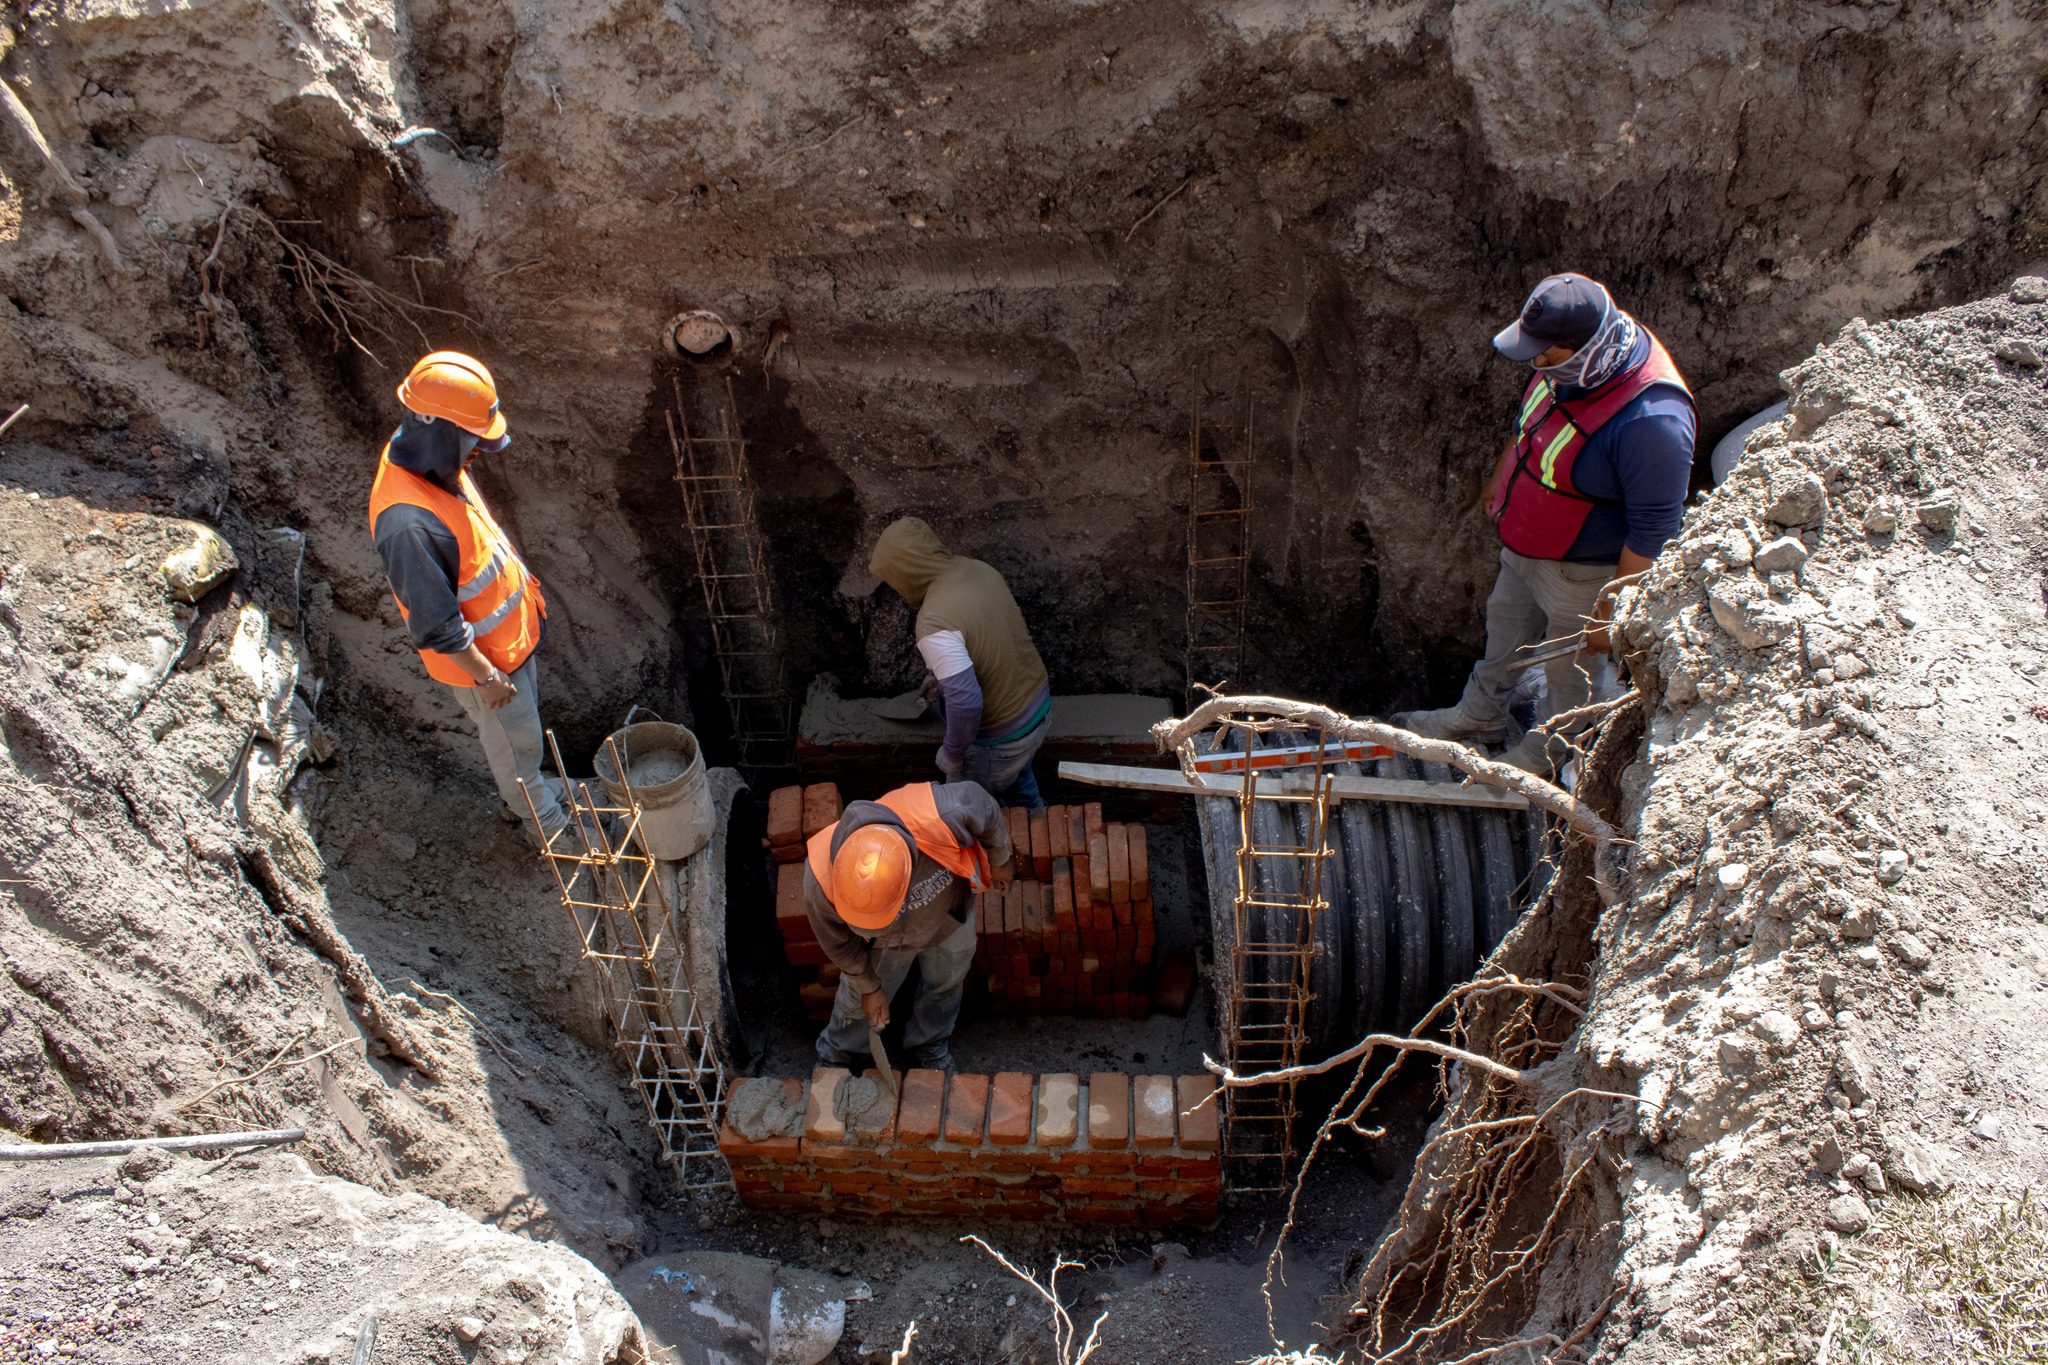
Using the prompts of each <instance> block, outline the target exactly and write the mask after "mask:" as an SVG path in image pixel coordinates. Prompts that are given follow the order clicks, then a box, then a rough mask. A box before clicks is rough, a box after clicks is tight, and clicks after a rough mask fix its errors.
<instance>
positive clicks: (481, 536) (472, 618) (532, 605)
mask: <svg viewBox="0 0 2048 1365" xmlns="http://www.w3.org/2000/svg"><path fill="white" fill-rule="evenodd" d="M460 478H461V481H462V496H461V497H459V498H458V497H456V496H455V495H454V494H452V493H450V492H448V491H447V490H446V489H444V488H441V487H439V486H437V485H436V484H434V483H432V482H431V481H429V480H427V479H423V478H421V477H420V476H419V475H417V474H415V473H413V472H412V471H411V470H409V469H400V468H399V467H398V466H397V465H395V464H393V463H391V446H390V444H389V443H388V442H387V443H386V445H385V447H384V451H383V453H382V454H381V455H379V456H378V457H377V481H376V482H375V483H373V484H371V485H370V534H371V535H372V536H374V535H375V534H376V533H377V518H378V517H381V516H383V515H384V509H386V508H387V507H399V506H406V507H420V508H424V509H425V510H427V511H428V512H431V513H432V514H433V515H434V518H435V520H437V521H439V522H440V523H441V524H442V525H443V526H445V527H447V528H448V533H449V534H450V535H452V536H454V537H455V546H456V573H455V601H456V605H457V607H458V608H459V609H460V610H461V612H462V619H463V620H465V621H467V622H469V627H470V629H471V630H472V631H473V632H475V634H476V646H477V648H478V649H480V650H482V651H483V655H484V657H485V658H486V659H489V660H490V661H491V662H492V663H493V664H495V665H497V667H498V670H499V671H500V672H503V673H510V672H512V671H513V670H514V669H516V668H518V667H519V665H521V664H523V663H525V662H526V660H527V657H528V656H529V655H531V654H532V653H533V651H534V650H535V648H537V647H538V646H539V644H540V623H541V620H542V619H543V618H544V617H546V615H547V614H548V608H547V602H546V600H545V599H543V598H542V597H541V592H540V580H539V579H538V578H535V577H534V576H533V575H532V574H531V573H530V572H528V571H527V568H526V564H525V562H524V561H522V560H521V559H520V558H519V552H518V551H517V550H515V549H513V548H512V541H511V539H510V538H509V537H508V536H506V534H505V533H504V531H503V530H501V529H500V528H499V526H498V523H497V522H496V521H495V520H493V519H492V517H491V513H490V509H489V508H487V507H485V506H484V500H483V497H482V495H480V494H479V493H478V492H477V491H476V485H475V484H474V483H471V482H470V479H469V475H467V474H463V475H461V476H460ZM391 600H392V601H394V602H398V594H397V593H395V592H394V593H392V594H391ZM398 614H399V615H400V616H401V617H403V616H405V615H406V610H405V603H403V602H398ZM420 659H421V660H422V661H423V662H424V663H425V664H426V666H427V676H428V677H430V678H433V679H435V680H437V681H439V682H444V683H447V684H448V685H449V686H451V687H474V686H476V683H475V681H474V680H473V679H471V677H470V676H469V675H468V674H467V673H465V672H463V671H462V670H461V669H460V668H458V667H456V666H455V661H454V660H453V659H452V658H450V657H449V656H448V655H446V654H442V653H439V652H437V651H435V650H431V649H423V650H421V651H420Z"/></svg>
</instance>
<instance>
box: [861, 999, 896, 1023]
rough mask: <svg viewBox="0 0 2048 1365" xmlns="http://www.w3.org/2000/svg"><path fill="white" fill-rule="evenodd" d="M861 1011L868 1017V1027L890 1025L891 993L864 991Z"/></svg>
mask: <svg viewBox="0 0 2048 1365" xmlns="http://www.w3.org/2000/svg"><path fill="white" fill-rule="evenodd" d="M860 1012H861V1013H862V1014H865V1015H866V1016H867V1017H868V1027H869V1028H873V1029H885V1028H887V1027H889V995H888V992H886V991H862V992H861V996H860Z"/></svg>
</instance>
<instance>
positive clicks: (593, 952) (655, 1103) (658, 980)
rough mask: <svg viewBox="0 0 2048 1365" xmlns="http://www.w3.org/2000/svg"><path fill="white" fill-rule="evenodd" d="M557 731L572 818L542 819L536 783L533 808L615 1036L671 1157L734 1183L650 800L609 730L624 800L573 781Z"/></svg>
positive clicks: (713, 1183) (703, 1181) (700, 1174)
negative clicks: (644, 834) (550, 824)
mask: <svg viewBox="0 0 2048 1365" xmlns="http://www.w3.org/2000/svg"><path fill="white" fill-rule="evenodd" d="M547 741H548V751H549V753H550V754H552V755H553V757H554V763H555V772H556V773H557V774H558V775H560V777H561V779H562V786H563V789H564V801H563V805H564V807H565V809H566V810H567V811H568V814H569V823H568V824H567V825H565V826H564V827H563V828H561V829H559V830H557V831H555V833H553V834H548V833H547V832H546V831H545V830H543V829H542V828H541V823H540V815H539V812H538V811H536V810H535V809H534V808H533V796H532V793H531V792H528V793H527V814H528V817H529V818H530V819H531V820H532V822H533V828H534V829H535V830H536V831H538V832H539V833H540V836H541V841H542V842H541V853H542V855H543V857H544V858H545V860H546V862H547V864H548V868H549V870H550V871H552V872H553V873H554V877H555V885H556V888H557V889H558V891H559V892H560V895H561V901H562V908H563V909H564V910H566V911H567V912H568V914H569V919H570V921H571V922H572V923H573V924H574V925H575V926H576V937H577V941H578V943H579V944H580V946H581V951H582V956H583V960H584V962H586V963H588V964H589V966H590V970H591V974H592V977H593V978H594V979H595V981H596V984H597V992H598V999H599V1001H600V1003H601V1004H602V1006H603V1009H604V1012H605V1022H606V1025H607V1026H608V1028H609V1030H610V1032H611V1035H612V1041H613V1045H614V1046H615V1047H617V1048H618V1050H619V1052H620V1053H621V1054H622V1055H623V1056H624V1058H625V1061H626V1069H627V1071H628V1072H629V1073H630V1074H631V1075H632V1077H633V1086H634V1089H635V1090H636V1091H638V1092H639V1095H640V1100H641V1103H642V1105H643V1106H644V1107H645V1108H646V1110H647V1117H648V1120H649V1122H651V1123H652V1124H653V1125H654V1131H655V1135H656V1137H658V1138H659V1139H660V1142H661V1156H662V1160H664V1161H666V1162H668V1163H669V1164H670V1165H671V1166H673V1167H674V1169H675V1172H676V1176H677V1178H678V1179H679V1180H680V1181H681V1183H682V1185H683V1187H684V1188H685V1189H715V1188H720V1187H725V1186H729V1185H731V1183H732V1175H731V1173H730V1171H728V1170H727V1168H726V1164H725V1158H724V1157H723V1156H721V1155H720V1154H719V1151H718V1125H719V1122H720V1120H721V1119H722V1118H723V1117H724V1105H725V1067H724V1065H723V1063H721V1062H720V1061H719V1058H718V1053H717V1051H716V1049H715V1047H714V1046H713V1044H712V1040H711V1031H710V1029H709V1028H708V1027H706V1025H705V1021H704V1015H703V1012H702V1010H701V1009H700V1007H699V1005H698V1003H697V995H696V992H695V991H693V990H692V989H691V988H690V984H689V980H688V978H687V976H686V975H685V968H686V961H687V953H686V951H685V949H686V941H685V937H684V932H683V923H682V917H681V916H680V915H678V914H677V913H676V909H675V907H674V905H672V904H671V902H670V900H669V897H668V894H667V892H665V891H664V890H663V889H662V884H661V876H660V869H659V867H658V866H657V864H656V862H655V860H654V858H652V857H651V856H649V854H648V853H647V851H646V847H645V844H644V843H643V841H642V840H641V837H640V803H639V801H638V800H637V799H636V798H635V797H634V795H633V789H632V785H631V779H630V778H629V777H628V776H627V775H626V772H627V770H626V766H625V764H624V763H623V762H621V761H620V754H619V752H618V750H617V748H616V747H614V745H613V742H612V741H611V740H610V739H607V740H605V748H606V750H607V751H608V757H609V759H610V762H611V765H612V767H611V770H612V771H613V772H615V773H617V774H619V790H620V791H621V792H622V793H623V796H622V797H621V798H620V799H619V800H617V801H614V800H612V799H611V798H610V797H609V796H601V795H600V793H602V792H603V788H602V787H601V786H599V785H597V784H595V783H591V782H581V781H571V780H570V779H569V776H568V770H567V769H566V768H565V767H564V766H563V765H562V751H561V749H560V748H559V747H558V746H557V745H556V743H555V736H554V732H553V731H549V732H548V736H547ZM521 789H522V790H525V788H524V784H522V786H521Z"/></svg>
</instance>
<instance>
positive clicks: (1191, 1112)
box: [1174, 1076, 1223, 1152]
mask: <svg viewBox="0 0 2048 1365" xmlns="http://www.w3.org/2000/svg"><path fill="white" fill-rule="evenodd" d="M1215 1090H1216V1078H1215V1077H1214V1076H1183V1077H1181V1078H1180V1079H1179V1080H1178V1081H1176V1082H1174V1100H1175V1102H1176V1103H1177V1104H1179V1105H1180V1149H1181V1150H1182V1151H1183V1152H1213V1151H1215V1150H1216V1147H1217V1143H1218V1140H1219V1134H1220V1132H1221V1120H1220V1119H1219V1118H1218V1116H1217V1112H1216V1111H1217V1110H1219V1109H1221V1108H1222V1107H1223V1097H1222V1096H1220V1095H1216V1094H1215ZM1212 1096H1213V1098H1212ZM1205 1101H1206V1103H1205Z"/></svg>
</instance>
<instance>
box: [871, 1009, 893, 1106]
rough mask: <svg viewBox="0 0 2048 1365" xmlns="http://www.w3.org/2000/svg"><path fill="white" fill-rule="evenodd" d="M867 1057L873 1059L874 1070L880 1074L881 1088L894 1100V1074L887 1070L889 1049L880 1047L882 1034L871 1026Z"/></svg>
mask: <svg viewBox="0 0 2048 1365" xmlns="http://www.w3.org/2000/svg"><path fill="white" fill-rule="evenodd" d="M868 1056H870V1057H873V1058H874V1059H875V1070H877V1071H879V1072H881V1073H882V1088H883V1089H885V1090H887V1091H888V1092H889V1098H890V1099H891V1100H892V1101H893V1100H894V1099H895V1098H896V1073H895V1072H893V1071H891V1070H890V1069H889V1049H888V1048H886V1047H883V1046H882V1034H881V1031H880V1030H878V1029H877V1028H876V1027H875V1026H874V1025H873V1024H869V1025H868Z"/></svg>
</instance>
